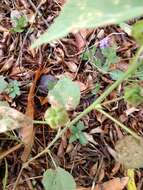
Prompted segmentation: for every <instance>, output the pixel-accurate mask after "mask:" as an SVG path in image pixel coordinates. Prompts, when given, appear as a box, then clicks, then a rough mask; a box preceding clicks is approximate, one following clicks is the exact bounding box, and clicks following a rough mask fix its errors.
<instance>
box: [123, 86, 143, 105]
mask: <svg viewBox="0 0 143 190" xmlns="http://www.w3.org/2000/svg"><path fill="white" fill-rule="evenodd" d="M124 99H125V101H126V102H128V103H129V104H131V105H134V106H138V105H139V104H141V103H143V89H142V88H141V87H140V86H139V85H134V84H133V85H130V86H127V87H126V88H125V92H124Z"/></svg>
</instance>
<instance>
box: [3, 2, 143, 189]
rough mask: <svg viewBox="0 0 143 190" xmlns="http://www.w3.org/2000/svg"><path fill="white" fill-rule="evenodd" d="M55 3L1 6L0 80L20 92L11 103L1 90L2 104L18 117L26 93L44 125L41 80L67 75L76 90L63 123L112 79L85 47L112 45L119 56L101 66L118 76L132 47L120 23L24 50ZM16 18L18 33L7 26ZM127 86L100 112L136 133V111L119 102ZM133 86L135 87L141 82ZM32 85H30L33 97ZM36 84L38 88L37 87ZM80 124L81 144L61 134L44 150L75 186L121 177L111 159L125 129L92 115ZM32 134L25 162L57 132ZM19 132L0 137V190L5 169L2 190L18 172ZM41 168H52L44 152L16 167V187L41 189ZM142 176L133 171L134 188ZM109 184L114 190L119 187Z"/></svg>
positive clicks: (142, 112) (142, 119)
mask: <svg viewBox="0 0 143 190" xmlns="http://www.w3.org/2000/svg"><path fill="white" fill-rule="evenodd" d="M62 3H63V2H62V1H60V0H57V1H54V0H48V1H43V3H41V4H40V0H39V1H36V0H33V1H31V0H19V1H17V0H16V1H11V0H1V2H0V76H4V77H5V80H6V81H7V82H9V81H13V80H16V81H18V82H19V86H20V94H19V95H16V96H15V97H14V98H13V97H11V96H10V95H9V94H7V93H1V94H0V101H6V102H7V103H8V105H9V106H10V107H11V108H14V109H16V110H18V111H20V112H22V113H24V114H25V113H26V112H27V110H28V109H29V101H28V100H29V98H31V95H32V99H33V101H32V105H31V106H32V107H30V109H29V110H30V112H31V114H33V119H35V120H43V117H44V113H45V111H46V110H47V108H48V107H49V103H48V100H47V99H46V94H47V89H45V86H44V84H43V83H42V82H43V81H42V80H41V79H42V77H43V76H45V75H52V76H54V77H55V78H56V79H59V78H60V77H61V75H66V76H68V77H70V78H71V79H72V80H73V81H75V82H76V83H77V84H78V85H79V87H80V91H81V100H80V104H79V105H78V107H77V108H76V110H72V111H70V112H69V114H70V118H75V116H77V115H78V114H79V113H81V112H82V111H83V110H84V109H85V108H87V107H88V106H89V105H90V104H91V103H92V102H93V101H94V100H96V99H97V97H99V96H100V95H101V94H102V93H103V92H104V90H105V89H106V88H107V86H109V85H110V84H112V83H113V82H114V81H115V80H114V77H112V75H110V74H109V72H105V73H104V72H102V70H101V71H100V70H99V69H97V68H96V66H94V65H93V63H92V60H90V58H89V57H88V56H89V55H88V50H89V49H90V47H96V48H97V49H99V50H100V42H101V41H102V40H103V39H105V38H106V37H108V41H109V46H114V48H115V50H116V54H117V56H118V60H117V63H113V64H111V65H109V68H108V69H109V70H110V71H114V70H120V71H123V72H124V71H125V70H126V69H127V67H128V65H129V61H130V59H131V58H132V57H133V55H134V54H135V52H136V49H137V47H138V45H137V44H136V42H135V41H134V39H133V38H132V37H131V36H129V35H128V34H127V33H126V32H125V31H123V30H122V29H121V28H120V27H119V26H107V27H103V28H98V29H94V30H81V31H80V32H79V33H76V34H74V33H71V34H69V35H68V36H67V37H65V38H63V39H61V40H58V41H56V42H54V43H50V44H45V45H43V46H41V47H39V48H37V49H30V45H31V43H32V42H33V41H34V39H36V38H37V37H38V36H39V35H40V34H41V33H43V32H44V31H45V30H46V29H47V28H48V27H49V26H50V25H51V23H52V22H53V20H54V18H55V17H56V16H58V14H59V11H60V9H61V6H62ZM39 4H40V5H39ZM20 14H24V15H26V16H27V18H28V22H27V24H26V26H24V30H23V31H22V32H12V31H11V28H13V27H14V23H13V22H14V21H12V17H13V15H15V16H16V17H19V15H20ZM96 56H98V57H99V58H100V59H102V56H103V55H102V54H101V51H99V52H98V51H97V52H96ZM85 57H86V58H85ZM115 77H116V76H115ZM0 82H1V81H0ZM127 83H128V82H127V81H125V82H124V83H122V84H121V85H120V86H119V87H118V89H116V90H114V91H113V92H112V93H111V94H110V95H109V96H108V97H107V98H106V100H105V102H108V101H110V100H113V99H115V101H114V102H111V103H110V102H109V103H107V104H105V105H104V108H105V109H106V111H107V112H109V113H110V114H111V115H112V116H113V117H114V118H117V119H119V120H120V121H121V122H123V123H124V124H125V125H127V126H128V127H129V128H131V129H133V130H134V131H135V132H136V133H138V134H140V135H142V133H143V130H142V123H143V109H142V107H141V106H140V107H137V108H135V107H131V106H129V105H128V104H127V103H126V102H124V100H123V98H121V97H122V95H123V89H124V86H125V85H126V84H127ZM140 83H141V85H142V81H140ZM31 86H34V92H32V93H31V91H30V90H31ZM39 86H40V87H41V86H42V87H41V89H40V88H39ZM27 107H28V108H27ZM82 121H83V122H84V125H85V126H86V128H85V130H84V132H85V133H84V134H85V136H86V138H87V140H88V144H86V145H81V144H80V143H79V142H78V141H75V142H73V143H69V140H68V139H69V133H68V132H67V133H65V134H64V135H63V137H62V138H61V139H59V140H58V141H57V142H56V143H55V144H54V146H53V147H52V149H51V152H52V156H53V158H54V159H55V162H56V163H57V165H59V166H61V167H63V168H65V169H66V170H67V171H69V172H70V173H71V174H72V175H73V177H74V179H75V181H76V184H77V186H80V187H85V188H86V187H92V186H93V185H94V184H104V182H107V181H109V180H112V179H118V178H120V179H122V178H123V177H126V172H125V169H124V168H123V167H122V165H121V164H119V163H118V162H117V161H116V160H115V143H116V142H117V140H118V139H121V138H122V137H123V136H124V135H125V132H124V131H123V130H122V129H120V128H119V127H118V126H117V125H116V124H115V123H113V122H112V121H111V120H109V119H107V118H106V117H105V116H103V115H102V114H100V113H98V112H96V111H92V112H91V113H89V114H88V115H86V116H85V117H83V118H82ZM34 130H35V133H34V144H33V147H32V150H31V154H30V157H33V156H35V155H37V154H38V153H39V152H41V151H42V150H43V149H44V148H45V147H46V146H47V145H48V144H49V143H50V142H51V141H52V139H53V138H54V137H55V135H56V131H55V130H52V129H50V128H49V127H48V126H47V125H42V124H41V125H34ZM27 132H28V131H27ZM21 135H22V134H21V131H20V129H19V130H16V131H15V136H14V137H16V139H14V138H13V133H1V134H0V151H1V153H0V156H1V155H3V152H6V156H5V157H4V158H3V159H1V160H0V171H1V172H0V190H1V189H3V188H2V186H3V185H2V179H3V178H4V176H5V171H6V166H7V167H8V177H7V187H8V190H11V189H12V188H13V186H14V183H15V181H16V179H17V176H18V174H19V172H20V168H21V165H22V160H21V155H22V153H23V150H24V147H23V146H18V144H19V141H20V139H21ZM17 139H19V141H18V140H17ZM47 168H53V163H52V162H51V159H50V158H49V156H48V155H47V154H45V155H43V156H41V157H39V158H37V159H35V160H33V161H32V162H31V163H30V164H29V166H28V167H27V168H26V169H24V170H23V172H22V174H21V177H20V180H19V185H18V186H17V190H29V189H30V190H32V189H35V190H42V189H43V185H42V183H41V180H42V175H43V172H44V171H45V170H46V169H47ZM142 176H143V171H142V170H136V177H135V180H136V184H137V187H138V189H143V180H142ZM115 183H116V182H115ZM114 185H115V187H114ZM114 185H113V188H114V190H119V189H123V187H120V188H116V184H114Z"/></svg>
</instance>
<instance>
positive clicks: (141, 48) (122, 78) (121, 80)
mask: <svg viewBox="0 0 143 190" xmlns="http://www.w3.org/2000/svg"><path fill="white" fill-rule="evenodd" d="M142 51H143V46H141V47H140V49H139V50H138V52H137V53H136V56H135V57H134V59H133V62H132V65H131V66H130V67H129V69H128V70H127V71H126V72H125V73H124V74H123V76H122V77H121V78H120V79H118V80H117V81H116V82H115V83H113V84H112V85H111V86H110V87H109V88H107V90H105V92H104V93H103V94H102V95H101V96H100V97H99V98H97V100H95V102H93V103H92V104H91V105H90V106H89V107H88V108H86V109H85V110H84V111H83V112H82V113H80V114H79V115H78V116H77V117H76V118H75V119H73V120H72V121H71V122H69V123H68V124H67V125H66V126H65V128H63V129H62V130H61V131H60V133H59V134H58V135H56V137H55V138H54V139H53V140H52V142H51V143H50V144H49V145H48V146H47V147H46V148H45V149H44V150H43V151H42V152H40V153H39V154H37V155H36V156H35V157H33V158H31V159H29V160H28V161H27V162H26V163H25V167H26V166H27V165H28V164H29V163H30V162H32V161H33V160H35V159H36V158H38V157H40V156H41V155H43V154H45V153H46V152H47V151H49V148H51V147H52V146H53V144H54V143H55V142H56V141H57V140H58V139H59V138H60V137H61V136H62V135H63V134H64V133H65V131H66V130H67V129H68V128H70V127H71V126H72V125H74V124H75V123H76V122H77V121H79V120H80V119H81V118H82V117H83V116H85V115H86V114H88V113H89V112H90V111H92V110H93V109H95V107H96V106H97V105H99V104H101V103H102V101H103V100H104V99H105V98H106V97H107V96H108V95H109V94H110V93H111V92H112V91H113V90H114V89H115V88H117V86H119V85H120V84H121V83H122V82H123V81H124V80H125V79H127V78H128V77H129V76H130V75H131V74H132V73H133V72H135V70H136V69H137V68H138V67H139V66H140V65H141V64H142V63H139V64H138V58H139V56H140V54H141V53H142Z"/></svg>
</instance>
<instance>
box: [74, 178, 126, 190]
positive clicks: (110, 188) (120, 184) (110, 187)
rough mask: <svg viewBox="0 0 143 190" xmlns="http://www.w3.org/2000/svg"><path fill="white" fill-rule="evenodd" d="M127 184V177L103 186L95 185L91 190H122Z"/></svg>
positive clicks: (85, 189) (86, 189)
mask: <svg viewBox="0 0 143 190" xmlns="http://www.w3.org/2000/svg"><path fill="white" fill-rule="evenodd" d="M127 183H128V177H123V178H115V179H112V180H109V181H107V182H105V183H103V184H100V185H96V186H95V188H94V189H93V190H101V189H102V190H123V189H124V187H125V186H126V185H127ZM76 190H91V187H90V188H84V187H79V188H77V189H76Z"/></svg>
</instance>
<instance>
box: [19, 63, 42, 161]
mask: <svg viewBox="0 0 143 190" xmlns="http://www.w3.org/2000/svg"><path fill="white" fill-rule="evenodd" d="M41 73H42V67H40V68H39V69H38V70H37V71H36V73H35V79H34V81H33V83H32V85H31V88H30V91H29V94H28V103H27V109H26V115H27V116H28V117H30V118H31V119H32V120H33V119H34V99H33V97H34V92H35V87H36V83H37V80H38V79H39V78H40V76H41ZM20 133H21V136H22V139H23V142H24V143H25V148H24V151H23V153H22V156H21V159H22V161H23V162H26V160H27V159H28V157H29V154H30V152H31V148H32V145H33V141H34V129H33V125H31V126H30V127H28V129H27V127H24V128H22V129H21V131H20Z"/></svg>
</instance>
